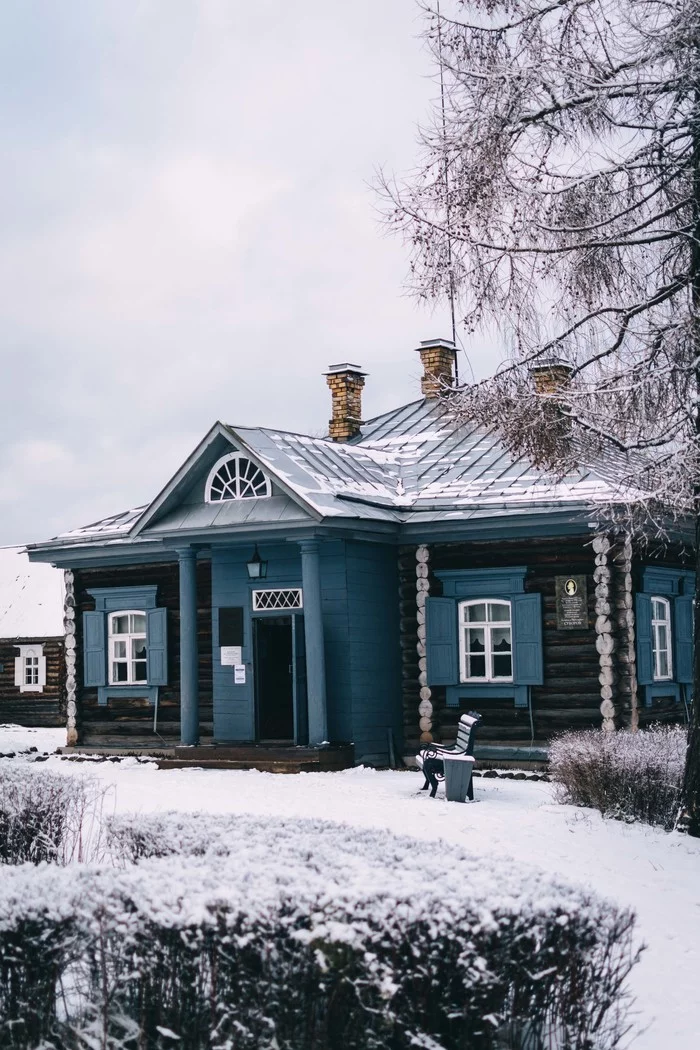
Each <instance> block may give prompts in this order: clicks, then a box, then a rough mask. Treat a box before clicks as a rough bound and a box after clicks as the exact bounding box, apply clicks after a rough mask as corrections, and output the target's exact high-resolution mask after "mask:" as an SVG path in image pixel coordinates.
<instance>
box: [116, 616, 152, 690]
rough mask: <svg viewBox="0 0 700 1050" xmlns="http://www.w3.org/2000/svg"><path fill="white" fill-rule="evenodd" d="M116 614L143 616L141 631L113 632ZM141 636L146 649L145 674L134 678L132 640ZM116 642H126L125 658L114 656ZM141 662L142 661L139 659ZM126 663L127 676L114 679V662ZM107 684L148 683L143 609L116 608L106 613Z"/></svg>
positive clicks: (146, 633) (146, 641)
mask: <svg viewBox="0 0 700 1050" xmlns="http://www.w3.org/2000/svg"><path fill="white" fill-rule="evenodd" d="M118 616H143V618H144V621H145V626H144V629H143V631H129V632H128V633H127V634H114V633H113V631H112V625H113V623H114V620H115V619H116V618H117V617H118ZM141 638H143V641H144V643H145V649H146V675H145V677H144V678H134V664H135V663H136V661H135V660H134V658H133V656H132V655H131V643H132V641H139V640H140V639H141ZM117 642H126V653H127V655H126V659H124V658H123V657H121V656H120V657H116V656H115V655H114V650H115V647H116V643H117ZM139 662H143V661H139ZM115 663H120V664H123V663H125V664H126V669H127V677H126V678H119V679H116V678H115V677H114V666H113V665H114V664H115ZM107 684H108V685H148V615H147V613H146V611H145V610H144V609H116V610H115V611H114V612H109V613H107Z"/></svg>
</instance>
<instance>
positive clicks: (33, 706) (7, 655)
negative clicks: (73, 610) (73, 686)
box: [0, 638, 66, 726]
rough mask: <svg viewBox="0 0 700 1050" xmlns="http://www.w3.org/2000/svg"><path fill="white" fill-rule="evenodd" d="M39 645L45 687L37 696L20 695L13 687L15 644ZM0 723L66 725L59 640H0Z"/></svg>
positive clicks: (63, 676)
mask: <svg viewBox="0 0 700 1050" xmlns="http://www.w3.org/2000/svg"><path fill="white" fill-rule="evenodd" d="M31 644H35V645H42V646H43V647H44V656H45V657H46V685H45V687H44V689H43V690H42V691H41V692H40V693H20V691H19V686H16V685H15V657H16V656H17V655H18V651H17V649H16V648H15V646H16V645H31ZM0 667H1V668H2V670H0V722H14V723H16V724H17V725H22V726H63V725H65V724H66V703H65V660H64V648H63V639H62V638H21V639H17V638H2V639H0Z"/></svg>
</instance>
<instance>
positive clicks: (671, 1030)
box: [0, 727, 700, 1050]
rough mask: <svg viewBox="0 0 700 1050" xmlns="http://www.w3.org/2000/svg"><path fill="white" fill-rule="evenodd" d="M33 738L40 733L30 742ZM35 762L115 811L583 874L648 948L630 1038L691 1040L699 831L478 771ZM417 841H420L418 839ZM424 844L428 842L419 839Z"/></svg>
mask: <svg viewBox="0 0 700 1050" xmlns="http://www.w3.org/2000/svg"><path fill="white" fill-rule="evenodd" d="M62 739H63V735H62V731H61V730H36V731H32V730H26V729H25V730H21V731H20V730H19V729H17V730H14V731H10V730H5V729H3V728H2V727H0V752H7V751H9V750H14V749H16V748H18V747H20V746H21V743H20V741H22V740H23V741H24V742H25V743H28V744H32V743H34V744H35V746H37V747H39V750H44V749H47V750H48V749H50V747H51V744H52V741H53V746H59V745H60V743H62ZM39 741H41V743H39ZM44 768H50V769H59V770H60V771H61V772H67V773H74V774H79V775H93V776H96V777H98V778H99V780H100V781H101V782H102V783H103V784H104V785H105V786H109V787H110V789H111V791H110V800H109V808H112V809H116V810H118V811H120V812H129V811H132V812H134V811H135V812H153V811H158V810H168V809H177V810H185V811H193V810H207V811H208V812H211V813H252V814H261V815H274V816H293V817H319V818H323V819H326V820H335V821H344V822H346V823H348V824H355V825H358V826H362V827H385V828H388V829H390V830H391V831H394V832H396V833H398V834H405V835H412V836H414V837H416V838H417V839H422V840H434V839H437V838H442V839H445V840H447V841H449V842H454V843H457V844H459V845H461V846H463V847H465V848H467V849H471V850H474V851H476V852H480V853H484V854H487V853H488V854H503V855H508V856H512V857H515V858H516V859H518V860H521V861H522V862H523V863H528V864H538V865H540V866H541V867H543V868H546V869H547V871H550V872H553V873H557V874H559V875H561V876H564V877H566V878H568V879H571V880H574V881H576V882H579V883H583V884H584V885H585V886H587V887H588V888H591V889H594V890H596V891H597V892H599V893H601V894H603V895H605V896H608V897H612V898H615V899H616V900H617V901H619V902H620V903H622V904H625V905H629V906H631V907H633V908H634V909H635V911H636V912H637V916H638V936H639V937H640V938H641V939H642V940H643V941H645V942H646V943H647V945H648V949H647V951H646V952H645V953H644V955H643V957H642V961H641V962H640V963H639V964H638V966H637V967H636V968H635V970H634V971H633V974H632V990H633V992H634V994H635V996H636V1000H637V1001H636V1006H635V1013H636V1016H635V1021H636V1023H637V1024H638V1025H639V1026H640V1027H641V1028H642V1029H643V1031H642V1033H641V1034H640V1035H639V1036H638V1038H637V1039H636V1040H635V1041H634V1047H635V1050H666V1048H668V1047H673V1050H696V1048H697V1046H698V1044H699V1042H700V1035H699V1034H698V1027H697V1001H698V998H697V997H698V992H697V989H698V983H699V981H700V841H698V840H697V839H689V838H687V837H684V836H681V835H677V834H667V833H665V832H662V831H657V830H655V829H652V828H647V827H644V826H643V825H627V824H621V823H618V822H616V821H604V820H603V819H602V818H601V817H600V816H599V815H598V814H597V813H596V812H594V811H593V810H586V809H579V808H577V807H574V806H561V805H557V804H556V803H555V802H554V801H553V797H552V786H551V785H550V784H544V783H541V782H534V783H533V782H523V781H512V780H484V779H481V778H480V779H478V780H477V781H476V784H475V795H476V798H477V799H478V800H479V802H478V804H475V805H460V804H459V803H455V802H445V801H444V800H443V799H442V798H438V799H435V800H433V799H431V798H429V797H428V796H427V793H422V794H421V793H418V789H419V787H420V784H421V783H422V779H421V778H420V776H419V775H418V774H417V773H411V772H375V771H373V770H367V769H352V770H346V771H345V772H343V773H301V774H295V775H275V774H272V773H257V772H253V771H250V772H243V771H224V770H200V769H189V770H170V771H167V772H161V771H159V770H157V769H156V768H155V767H154V766H153V765H150V764H140V763H137V762H136V760H134V759H125V760H123V761H121V762H119V763H75V762H68V761H61V760H60V759H59V758H57V757H54V758H50V759H49V761H48V762H47V763H46V765H45V766H44ZM419 848H420V847H419ZM430 848H431V849H434V846H432V845H431V846H430Z"/></svg>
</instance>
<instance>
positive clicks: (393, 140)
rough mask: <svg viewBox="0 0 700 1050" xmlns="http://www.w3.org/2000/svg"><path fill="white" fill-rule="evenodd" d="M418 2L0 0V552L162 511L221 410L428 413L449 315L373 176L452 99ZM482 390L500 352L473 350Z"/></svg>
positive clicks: (317, 428)
mask: <svg viewBox="0 0 700 1050" xmlns="http://www.w3.org/2000/svg"><path fill="white" fill-rule="evenodd" d="M419 30H420V20H419V17H418V11H417V8H416V6H415V4H414V2H413V0H353V2H352V3H340V2H339V0H296V2H290V0H255V2H254V3H250V2H243V0H65V2H64V3H60V4H59V3H56V0H3V2H2V4H0V78H2V83H1V87H0V121H1V125H2V144H3V155H4V161H3V165H2V167H1V168H0V212H1V215H2V241H1V244H2V250H1V251H0V268H1V269H0V308H1V310H2V341H3V352H2V372H1V375H2V381H1V383H0V390H1V391H2V409H1V410H0V412H1V415H0V450H1V452H2V461H1V463H0V544H2V543H6V544H7V543H23V542H31V541H34V540H41V539H46V538H48V537H50V536H53V535H55V534H56V533H57V532H60V531H63V530H65V529H68V528H73V527H77V526H79V525H83V524H86V523H88V522H90V521H93V520H95V519H98V518H100V517H102V516H104V515H106V514H109V513H112V512H116V511H119V510H122V509H126V508H127V507H133V506H136V505H138V504H140V503H143V502H147V501H148V500H150V499H151V498H152V497H153V496H155V494H156V493H157V492H158V491H159V490H160V488H161V487H162V486H163V485H164V484H165V482H166V481H167V480H168V478H169V477H170V476H171V475H172V474H173V473H174V471H175V470H176V469H177V468H178V467H179V465H180V464H181V463H182V461H183V460H184V459H185V458H186V456H187V455H188V454H189V452H190V451H191V450H192V448H193V447H194V446H195V445H196V444H197V442H198V441H199V440H200V439H201V438H202V437H203V435H204V433H205V432H206V431H207V430H208V429H209V427H210V426H211V424H212V423H213V422H214V421H215V420H216V419H221V420H224V421H225V422H229V423H234V424H235V423H239V424H245V425H263V426H276V427H280V428H286V429H291V430H301V431H305V432H309V433H317V434H318V433H322V432H324V429H325V427H326V425H327V421H328V418H329V408H330V405H329V394H328V390H327V388H326V385H325V379H324V378H323V376H322V372H323V371H324V370H325V368H326V366H327V365H328V364H329V363H331V362H336V361H344V360H350V361H353V362H356V363H358V364H360V365H362V366H363V367H364V368H365V369H366V371H367V372H369V373H370V375H369V377H368V380H367V385H366V387H365V397H364V414H365V416H366V417H370V416H372V415H376V414H377V413H379V412H381V411H384V410H386V409H389V408H391V407H393V406H395V405H397V404H400V403H401V402H403V401H407V400H411V399H413V398H415V397H417V396H419V387H418V376H419V371H420V370H419V367H418V355H417V354H414V353H412V350H413V348H414V347H415V346H416V345H417V344H418V342H419V340H420V339H425V338H430V337H433V336H436V335H449V332H450V329H449V321H448V318H447V311H446V310H445V309H442V308H441V309H438V310H436V311H435V312H431V311H430V310H428V309H427V308H425V307H418V306H417V305H416V304H415V302H414V301H413V300H411V299H410V298H408V297H407V296H406V294H405V290H404V281H405V278H406V273H407V265H408V256H407V253H406V250H405V248H404V247H403V246H402V244H401V243H400V241H399V240H398V239H395V238H388V237H387V236H386V235H385V234H384V233H383V232H382V230H381V228H380V225H379V222H378V217H377V211H376V207H377V202H376V199H375V198H374V196H373V193H372V191H371V189H370V188H369V187H368V183H369V182H370V181H371V179H372V177H373V172H374V170H375V169H376V168H377V166H379V165H384V166H386V167H387V168H388V169H390V170H394V171H397V172H401V171H405V170H407V169H409V168H410V167H411V165H412V164H413V163H414V161H415V159H416V150H415V135H416V124H417V123H418V122H419V121H420V120H423V119H425V118H426V116H427V114H428V111H429V106H430V101H431V99H433V98H434V96H435V93H436V87H435V83H434V81H432V80H431V79H430V74H431V64H430V59H429V56H428V54H427V53H426V51H425V49H424V46H423V44H422V42H421V41H420V40H419V39H418V33H419ZM470 357H471V360H472V364H473V366H474V368H475V370H476V372H477V374H484V372H488V371H491V370H492V369H493V368H494V367H495V365H496V363H497V362H496V360H495V359H494V351H493V349H491V350H490V351H487V350H486V349H482V350H480V349H479V347H478V346H476V347H475V346H474V345H472V346H470Z"/></svg>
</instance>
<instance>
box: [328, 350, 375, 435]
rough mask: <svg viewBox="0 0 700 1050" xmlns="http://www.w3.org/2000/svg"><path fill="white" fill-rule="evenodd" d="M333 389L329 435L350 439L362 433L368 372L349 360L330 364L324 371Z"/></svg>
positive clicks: (331, 389)
mask: <svg viewBox="0 0 700 1050" xmlns="http://www.w3.org/2000/svg"><path fill="white" fill-rule="evenodd" d="M324 374H325V376H326V382H327V383H328V386H329V387H330V391H331V411H332V413H333V418H332V419H330V420H329V423H328V436H329V437H331V438H332V439H333V441H349V440H350V438H353V437H356V436H357V435H358V434H359V433H360V426H361V425H362V387H363V386H364V385H365V376H366V375H367V373H366V372H363V371H361V369H360V367H359V365H351V364H348V363H347V362H346V363H344V364H340V365H329V366H328V371H327V372H326V373H324Z"/></svg>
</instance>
